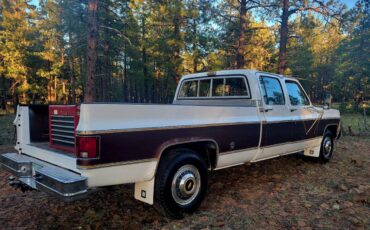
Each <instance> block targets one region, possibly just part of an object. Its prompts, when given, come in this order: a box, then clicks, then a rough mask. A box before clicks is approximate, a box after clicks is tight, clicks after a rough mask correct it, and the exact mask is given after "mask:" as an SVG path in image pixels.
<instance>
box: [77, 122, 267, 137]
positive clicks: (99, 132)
mask: <svg viewBox="0 0 370 230" xmlns="http://www.w3.org/2000/svg"><path fill="white" fill-rule="evenodd" d="M259 123H260V122H259V121H255V122H254V121H253V122H234V123H217V124H204V125H179V126H164V127H148V128H129V129H111V130H95V131H76V134H77V135H94V134H106V133H126V132H142V131H156V130H166V129H186V128H206V127H215V126H227V125H230V126H231V125H246V124H259Z"/></svg>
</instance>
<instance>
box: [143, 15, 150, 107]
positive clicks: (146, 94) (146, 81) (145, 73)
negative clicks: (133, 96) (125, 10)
mask: <svg viewBox="0 0 370 230" xmlns="http://www.w3.org/2000/svg"><path fill="white" fill-rule="evenodd" d="M144 14H145V13H144V10H143V12H142V15H141V17H142V18H141V46H142V48H141V55H142V61H143V78H144V100H145V102H149V101H151V99H150V95H149V86H148V84H149V76H148V67H147V52H146V47H145V37H146V27H145V21H146V20H145V17H146V16H145V15H144Z"/></svg>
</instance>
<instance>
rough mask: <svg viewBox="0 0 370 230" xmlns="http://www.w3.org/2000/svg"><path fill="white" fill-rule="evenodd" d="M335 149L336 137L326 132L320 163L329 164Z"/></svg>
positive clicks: (322, 143)
mask: <svg viewBox="0 0 370 230" xmlns="http://www.w3.org/2000/svg"><path fill="white" fill-rule="evenodd" d="M333 149H334V135H333V134H332V133H331V132H330V131H326V132H325V134H324V136H323V139H322V142H321V149H320V155H319V161H320V162H321V163H327V162H329V161H330V159H331V157H332V156H333Z"/></svg>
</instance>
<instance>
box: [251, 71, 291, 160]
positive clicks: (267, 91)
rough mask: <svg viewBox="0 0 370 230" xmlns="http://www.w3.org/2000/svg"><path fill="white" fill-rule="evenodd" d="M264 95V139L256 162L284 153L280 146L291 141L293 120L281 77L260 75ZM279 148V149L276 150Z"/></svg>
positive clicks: (261, 89)
mask: <svg viewBox="0 0 370 230" xmlns="http://www.w3.org/2000/svg"><path fill="white" fill-rule="evenodd" d="M258 80H259V84H260V91H261V95H262V104H263V106H262V109H261V110H262V112H263V116H262V119H263V120H262V139H261V145H260V147H261V150H262V151H261V152H260V154H259V155H258V157H257V159H256V160H259V159H266V158H270V157H274V156H276V155H279V154H282V153H284V149H283V148H279V147H278V146H280V145H282V144H286V143H288V142H289V141H291V136H292V126H293V124H292V119H291V112H290V110H289V106H288V105H287V100H286V96H285V93H284V89H283V84H284V82H282V80H281V78H280V77H277V76H273V75H267V74H261V75H258ZM276 147H277V148H276Z"/></svg>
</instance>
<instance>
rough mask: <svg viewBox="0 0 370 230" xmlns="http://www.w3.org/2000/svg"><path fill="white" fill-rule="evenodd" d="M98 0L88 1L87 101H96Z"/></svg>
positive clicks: (85, 98)
mask: <svg viewBox="0 0 370 230" xmlns="http://www.w3.org/2000/svg"><path fill="white" fill-rule="evenodd" d="M97 10H98V0H89V2H88V35H87V36H88V37H87V46H88V48H87V79H86V87H85V92H84V93H85V95H84V100H85V102H94V101H96V89H95V78H96V60H97V56H96V48H97V43H98V25H97V24H98V22H97Z"/></svg>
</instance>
